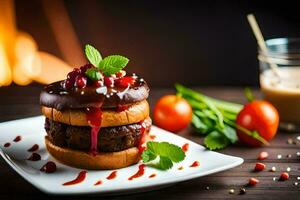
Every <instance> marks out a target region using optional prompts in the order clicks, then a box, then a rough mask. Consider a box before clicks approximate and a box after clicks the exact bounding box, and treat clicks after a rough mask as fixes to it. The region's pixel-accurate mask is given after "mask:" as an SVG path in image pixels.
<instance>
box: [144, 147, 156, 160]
mask: <svg viewBox="0 0 300 200" xmlns="http://www.w3.org/2000/svg"><path fill="white" fill-rule="evenodd" d="M156 157H157V156H156V155H155V154H154V153H153V152H152V151H150V150H148V149H147V150H145V151H143V153H142V159H143V161H144V162H150V161H152V160H154V159H155V158H156Z"/></svg>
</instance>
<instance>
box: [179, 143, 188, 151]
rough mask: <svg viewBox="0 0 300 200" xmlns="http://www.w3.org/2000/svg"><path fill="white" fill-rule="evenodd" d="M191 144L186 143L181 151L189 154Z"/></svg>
mask: <svg viewBox="0 0 300 200" xmlns="http://www.w3.org/2000/svg"><path fill="white" fill-rule="evenodd" d="M189 146H190V145H189V143H185V144H184V145H183V146H182V147H181V149H182V151H184V152H187V151H188V150H189Z"/></svg>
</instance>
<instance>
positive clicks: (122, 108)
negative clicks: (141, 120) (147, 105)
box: [117, 104, 128, 112]
mask: <svg viewBox="0 0 300 200" xmlns="http://www.w3.org/2000/svg"><path fill="white" fill-rule="evenodd" d="M127 109H128V105H121V104H118V105H117V112H122V111H125V110H127Z"/></svg>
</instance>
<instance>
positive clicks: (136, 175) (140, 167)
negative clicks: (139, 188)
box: [128, 164, 145, 181]
mask: <svg viewBox="0 0 300 200" xmlns="http://www.w3.org/2000/svg"><path fill="white" fill-rule="evenodd" d="M144 173H145V165H144V164H140V165H139V170H138V171H137V172H136V173H135V174H134V175H132V176H131V177H129V178H128V180H130V181H131V180H133V179H134V178H139V177H141V176H143V175H144Z"/></svg>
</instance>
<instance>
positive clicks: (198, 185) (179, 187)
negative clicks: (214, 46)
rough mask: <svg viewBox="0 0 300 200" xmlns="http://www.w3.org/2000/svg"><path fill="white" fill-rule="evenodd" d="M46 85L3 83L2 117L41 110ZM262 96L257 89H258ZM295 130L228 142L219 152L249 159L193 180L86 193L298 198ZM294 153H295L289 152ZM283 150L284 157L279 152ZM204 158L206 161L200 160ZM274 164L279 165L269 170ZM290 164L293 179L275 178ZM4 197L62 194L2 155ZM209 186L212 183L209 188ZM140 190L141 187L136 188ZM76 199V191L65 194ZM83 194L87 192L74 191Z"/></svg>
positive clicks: (233, 96) (214, 92) (239, 94)
mask: <svg viewBox="0 0 300 200" xmlns="http://www.w3.org/2000/svg"><path fill="white" fill-rule="evenodd" d="M41 88H42V87H41V86H39V85H31V86H27V87H17V86H10V87H4V88H0V122H3V121H7V120H12V119H18V118H23V117H30V116H35V115H39V114H40V110H39V105H38V101H39V92H40V89H41ZM199 90H201V91H202V92H204V93H206V94H208V95H211V96H214V97H218V98H222V99H225V100H231V101H235V102H241V103H243V102H245V98H244V97H243V90H242V88H220V87H219V88H212V87H211V88H199ZM172 92H173V90H172V89H152V91H151V96H150V99H149V101H150V104H151V107H152V108H153V104H154V102H156V100H157V99H158V98H159V97H160V96H162V95H163V94H167V93H172ZM255 94H256V95H257V96H259V95H260V94H259V92H258V91H255ZM180 135H182V136H184V137H186V138H189V139H191V140H193V141H195V142H197V143H199V144H202V138H201V137H200V135H198V134H196V133H194V132H193V131H192V130H191V129H187V130H185V131H183V132H181V133H180ZM298 135H300V133H299V134H297V133H283V132H280V133H279V134H278V135H277V136H276V138H275V139H274V140H273V141H272V142H271V146H270V147H267V148H246V147H243V146H240V145H236V146H231V147H228V148H227V149H225V150H222V151H220V152H222V153H226V154H229V155H235V156H240V157H242V158H244V159H245V162H244V164H242V165H241V166H239V167H236V168H234V169H231V170H228V171H225V172H221V173H217V174H213V175H210V176H205V177H201V178H197V179H194V180H191V181H186V182H182V183H179V184H176V185H173V186H170V187H168V188H164V189H161V190H156V191H151V192H146V193H139V194H131V195H123V196H113V197H102V198H101V197H88V199H93V198H94V199H108V198H111V199H122V200H126V199H152V200H155V199H166V198H168V199H188V200H192V199H218V198H219V199H224V198H258V199H270V198H272V199H297V198H300V192H299V191H300V180H298V182H299V185H298V186H295V185H294V183H295V182H297V176H300V162H299V158H300V157H298V156H297V155H296V153H297V151H299V152H300V149H299V146H300V141H296V137H297V136H298ZM288 138H292V139H294V141H296V144H288V143H287V140H288ZM261 151H267V152H269V158H268V159H267V160H265V161H263V162H264V163H265V164H266V165H267V169H266V170H265V171H263V172H259V173H257V172H253V168H254V165H255V163H256V162H257V160H256V158H257V156H258V154H259V152H261ZM288 154H290V155H291V158H288V157H287V155H288ZM278 155H282V158H281V159H278V158H277V156H278ZM202 162H205V161H202ZM272 166H275V167H276V169H277V171H276V172H270V171H269V170H270V169H271V167H272ZM287 167H290V168H291V171H290V172H289V174H290V179H289V180H288V181H284V182H281V181H273V177H276V178H278V177H279V175H280V173H281V172H283V171H286V169H287ZM251 177H255V178H258V179H259V181H260V182H259V184H257V186H255V187H245V188H246V190H247V191H246V194H244V195H239V194H238V193H239V190H240V188H241V187H244V186H245V184H246V183H247V182H248V179H249V178H251ZM0 180H1V181H0V199H8V198H22V199H23V198H24V197H27V198H28V197H30V198H36V199H54V198H55V199H56V198H58V197H53V196H47V195H45V194H44V193H42V192H40V191H39V190H37V189H35V188H34V187H33V186H32V185H30V184H29V183H27V182H26V181H25V180H23V179H22V178H21V177H20V176H19V175H17V174H16V173H15V172H14V171H13V170H12V169H11V168H10V167H9V166H8V165H7V164H6V163H5V162H4V161H3V160H2V159H0ZM207 187H209V189H208V190H207ZM230 189H234V190H235V193H234V194H229V190H230ZM137 192H138V191H137ZM66 198H68V199H74V197H66ZM76 198H84V197H76Z"/></svg>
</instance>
